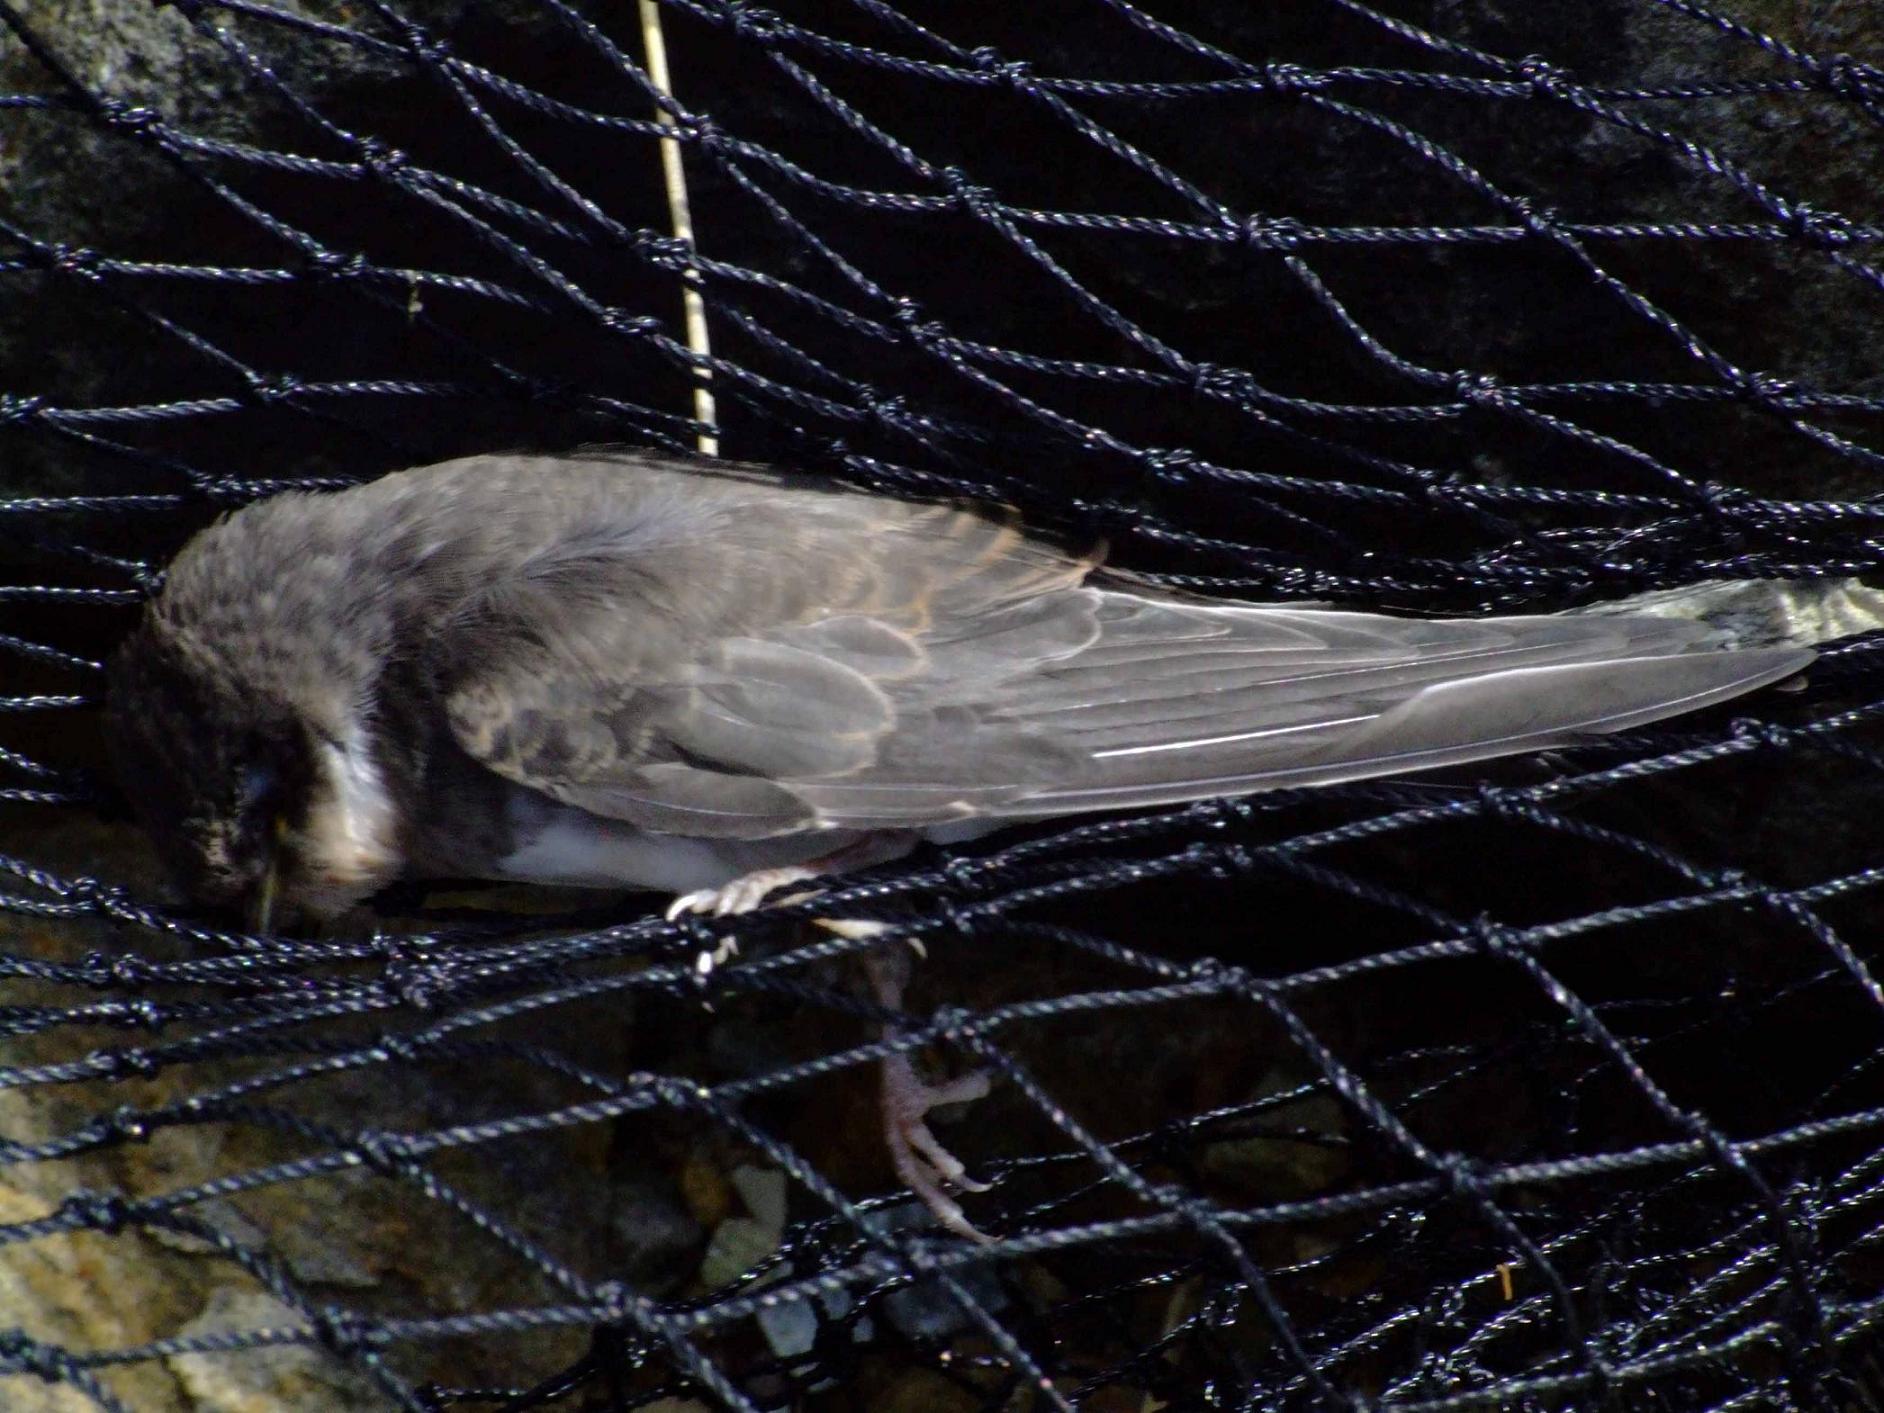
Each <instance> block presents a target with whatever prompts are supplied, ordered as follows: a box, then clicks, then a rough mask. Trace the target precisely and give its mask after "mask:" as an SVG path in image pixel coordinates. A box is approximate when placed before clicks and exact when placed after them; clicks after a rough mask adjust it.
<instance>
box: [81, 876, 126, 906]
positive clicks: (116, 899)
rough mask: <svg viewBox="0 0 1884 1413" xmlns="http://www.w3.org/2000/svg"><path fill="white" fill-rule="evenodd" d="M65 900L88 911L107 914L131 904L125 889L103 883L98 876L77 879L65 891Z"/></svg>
mask: <svg viewBox="0 0 1884 1413" xmlns="http://www.w3.org/2000/svg"><path fill="white" fill-rule="evenodd" d="M65 901H66V902H68V903H72V904H74V905H76V906H78V907H81V908H84V909H85V910H86V911H87V912H94V913H105V914H112V913H116V912H117V911H119V910H120V909H123V908H127V907H129V906H130V897H129V895H128V894H127V893H126V892H125V890H124V889H122V888H118V887H115V886H113V885H112V884H109V883H101V882H99V881H98V880H97V879H96V878H80V879H77V880H75V881H74V882H73V883H72V884H71V885H70V886H69V887H68V888H67V889H66V891H65Z"/></svg>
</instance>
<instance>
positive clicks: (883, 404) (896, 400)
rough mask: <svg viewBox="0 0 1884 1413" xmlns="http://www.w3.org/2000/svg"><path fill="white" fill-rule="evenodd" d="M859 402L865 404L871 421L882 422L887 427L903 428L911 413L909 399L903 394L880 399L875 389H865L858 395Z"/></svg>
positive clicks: (865, 409)
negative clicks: (906, 417)
mask: <svg viewBox="0 0 1884 1413" xmlns="http://www.w3.org/2000/svg"><path fill="white" fill-rule="evenodd" d="M858 400H859V401H861V402H862V403H863V407H864V411H865V412H866V413H868V414H869V416H870V420H871V421H873V422H881V423H883V424H884V425H885V426H890V427H897V426H901V425H902V420H903V418H904V416H906V415H907V414H908V412H909V399H908V398H906V397H904V396H903V395H902V394H901V393H897V394H895V395H893V396H890V397H880V396H878V394H877V392H876V390H875V389H874V388H865V389H863V390H862V391H861V392H859V393H858Z"/></svg>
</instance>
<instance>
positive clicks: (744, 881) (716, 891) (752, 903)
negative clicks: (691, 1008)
mask: <svg viewBox="0 0 1884 1413" xmlns="http://www.w3.org/2000/svg"><path fill="white" fill-rule="evenodd" d="M817 876H818V873H817V870H815V869H809V868H805V867H803V866H796V867H791V868H762V869H759V870H757V871H756V872H753V873H748V874H743V875H742V876H740V877H738V878H735V879H734V880H733V881H732V882H730V883H722V884H721V885H720V886H719V887H718V888H696V889H695V890H694V891H693V892H691V893H682V894H681V895H680V896H679V897H678V898H676V899H674V901H673V902H671V903H669V904H668V905H667V920H668V921H669V922H676V921H678V920H679V919H680V918H681V917H682V916H684V915H685V914H687V913H700V914H703V915H706V916H711V917H738V916H739V915H740V914H742V913H749V912H753V911H755V910H756V909H757V908H758V907H759V906H760V905H761V904H762V903H764V902H765V900H766V898H767V897H768V896H770V895H771V894H772V893H775V892H777V891H778V890H779V889H780V888H783V887H785V886H786V885H787V884H791V883H802V882H804V881H805V880H806V879H807V878H816V877H817ZM811 896H812V894H811V893H810V892H804V893H794V894H793V895H792V896H791V897H789V898H781V899H779V901H780V902H796V901H797V900H799V899H800V898H809V897H811ZM738 955H739V939H738V938H737V937H735V936H733V935H732V934H730V933H729V934H727V935H726V936H725V937H723V938H721V939H720V943H719V945H718V946H717V947H715V948H714V949H713V950H712V951H710V952H701V953H700V954H699V955H698V956H696V957H695V958H694V959H693V969H694V971H695V972H696V973H697V974H699V975H700V976H702V977H707V976H711V975H712V974H713V969H714V968H715V967H721V966H725V965H726V963H727V962H729V961H731V960H732V959H733V958H734V957H736V956H738Z"/></svg>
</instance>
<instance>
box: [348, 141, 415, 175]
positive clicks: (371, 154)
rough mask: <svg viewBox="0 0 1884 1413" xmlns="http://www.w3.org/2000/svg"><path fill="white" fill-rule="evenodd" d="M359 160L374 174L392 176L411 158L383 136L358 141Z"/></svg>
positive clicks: (408, 163) (408, 162)
mask: <svg viewBox="0 0 1884 1413" xmlns="http://www.w3.org/2000/svg"><path fill="white" fill-rule="evenodd" d="M360 160H361V161H362V162H363V163H365V164H366V169H367V170H368V171H369V172H371V173H372V174H373V175H374V176H376V177H385V178H392V177H396V176H397V175H398V174H399V173H400V172H401V171H403V170H404V169H405V168H406V167H407V166H408V165H410V163H411V160H412V159H411V158H409V157H407V156H406V154H405V153H404V152H402V151H401V150H400V149H399V148H397V147H394V146H393V145H392V144H391V143H390V142H387V141H386V140H385V139H384V138H380V137H366V138H362V139H361V141H360Z"/></svg>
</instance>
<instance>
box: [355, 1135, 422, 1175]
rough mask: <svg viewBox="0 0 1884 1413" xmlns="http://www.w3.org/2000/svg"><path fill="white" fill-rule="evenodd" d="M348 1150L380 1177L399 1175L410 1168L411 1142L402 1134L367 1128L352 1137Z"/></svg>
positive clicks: (411, 1156) (411, 1157)
mask: <svg viewBox="0 0 1884 1413" xmlns="http://www.w3.org/2000/svg"><path fill="white" fill-rule="evenodd" d="M350 1151H351V1153H352V1155H353V1156H354V1157H355V1158H358V1159H359V1160H360V1162H361V1163H362V1164H364V1165H365V1166H366V1167H367V1168H369V1169H371V1170H372V1171H373V1172H376V1173H378V1174H379V1175H380V1176H381V1177H400V1176H403V1175H404V1174H405V1173H407V1172H408V1171H410V1170H411V1168H412V1161H413V1157H414V1154H413V1150H412V1143H411V1141H410V1140H409V1139H407V1138H406V1137H405V1136H404V1135H402V1134H397V1133H387V1132H385V1131H384V1130H381V1129H367V1130H366V1131H365V1132H364V1133H361V1134H358V1135H356V1136H355V1137H354V1140H353V1143H352V1145H351V1149H350Z"/></svg>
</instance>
